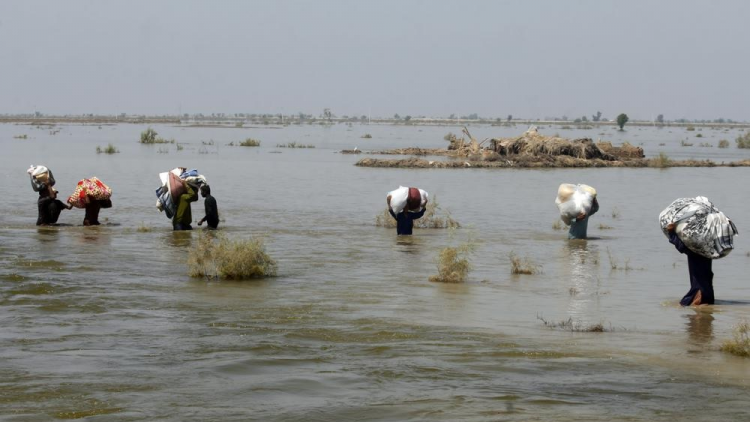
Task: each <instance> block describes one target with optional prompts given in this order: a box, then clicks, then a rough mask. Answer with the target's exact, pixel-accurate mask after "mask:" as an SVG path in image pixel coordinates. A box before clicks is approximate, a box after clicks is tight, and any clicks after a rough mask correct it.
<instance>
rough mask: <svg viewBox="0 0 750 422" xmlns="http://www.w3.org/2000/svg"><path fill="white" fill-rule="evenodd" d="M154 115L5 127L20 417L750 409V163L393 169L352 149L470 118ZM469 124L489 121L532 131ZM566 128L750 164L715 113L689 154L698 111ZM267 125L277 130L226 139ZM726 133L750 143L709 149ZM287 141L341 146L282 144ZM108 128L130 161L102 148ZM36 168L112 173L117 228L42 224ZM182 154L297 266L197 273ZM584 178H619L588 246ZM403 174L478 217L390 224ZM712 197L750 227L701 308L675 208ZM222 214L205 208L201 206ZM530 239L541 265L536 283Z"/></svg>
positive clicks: (7, 312) (6, 355)
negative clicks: (452, 248)
mask: <svg viewBox="0 0 750 422" xmlns="http://www.w3.org/2000/svg"><path fill="white" fill-rule="evenodd" d="M144 129H145V126H138V125H119V126H101V128H100V127H98V126H80V125H61V126H57V127H55V128H53V129H50V128H48V127H43V128H36V127H34V126H28V125H13V124H5V125H0V142H2V154H1V155H0V174H2V180H3V181H4V183H3V184H0V198H3V200H2V205H1V206H0V207H1V208H0V325H1V326H2V330H1V331H0V356H1V359H0V419H1V420H4V421H47V420H53V419H74V418H86V420H90V421H153V420H160V421H184V420H217V421H219V420H221V421H227V420H259V421H303V420H304V421H334V420H341V421H348V420H358V421H381V420H388V421H403V420H444V421H455V420H461V421H496V420H523V421H529V420H542V421H546V420H556V421H581V420H613V421H625V420H627V421H632V420H643V421H673V420H681V421H693V420H695V421H699V420H706V419H707V415H711V419H714V420H725V421H740V420H743V421H744V420H747V418H748V397H749V395H748V388H749V387H750V360H748V359H744V360H743V359H741V358H737V357H733V356H730V355H727V354H724V353H723V352H721V351H720V350H719V347H720V345H721V343H722V342H723V341H724V340H727V339H730V338H731V332H732V328H733V326H734V325H736V324H737V323H738V322H740V321H742V320H746V319H750V283H748V280H747V274H748V273H750V257H749V256H748V254H749V253H750V243H748V242H746V241H745V233H746V230H747V227H750V224H746V223H745V222H746V221H748V211H747V210H748V209H749V208H750V199H748V196H747V194H746V189H743V188H742V187H741V186H744V185H743V184H742V183H743V182H742V181H743V180H748V179H750V168H685V169H678V168H673V169H666V170H658V169H616V168H612V169H559V170H510V169H496V170H479V169H459V170H450V169H443V170H437V169H427V170H406V169H373V168H358V167H355V166H354V163H355V162H356V161H357V160H358V159H359V158H360V157H361V156H360V157H357V156H352V155H342V154H337V153H336V151H338V150H340V149H344V148H354V147H355V146H356V147H359V148H360V149H364V150H367V149H380V148H395V147H407V146H423V147H440V146H443V145H445V141H443V139H442V138H443V136H444V135H445V134H446V133H447V132H449V131H452V132H454V133H459V132H460V128H457V127H420V126H413V127H402V126H398V127H397V126H376V125H372V126H360V125H354V126H352V127H348V126H346V125H343V124H341V125H337V126H334V127H329V128H326V127H319V126H307V125H305V126H289V127H284V128H243V129H234V128H185V127H175V126H155V129H156V130H157V131H158V132H159V134H160V135H162V136H164V137H167V138H172V137H174V138H175V139H176V140H177V141H178V142H179V143H180V144H181V145H182V149H181V150H179V151H178V149H177V146H176V145H140V144H138V143H137V139H138V137H139V133H140V132H141V131H142V130H144ZM470 129H471V130H472V133H473V134H474V136H475V137H477V138H479V139H482V138H484V137H490V136H511V135H514V134H518V133H520V132H522V131H523V130H524V128H521V127H520V126H518V127H516V128H499V127H489V126H483V127H480V126H473V127H471V128H470ZM57 130H59V132H57V133H54V134H53V132H52V131H57ZM541 131H542V133H555V132H558V133H560V134H561V135H562V136H570V137H574V136H589V137H592V138H594V139H597V138H599V137H601V138H603V139H610V140H613V141H614V142H615V143H620V142H622V141H624V140H628V141H629V142H631V143H632V144H635V145H638V144H640V143H643V147H644V148H645V149H646V151H647V154H649V155H654V154H658V152H659V151H665V152H667V154H668V155H669V156H670V157H672V158H699V159H702V158H711V159H714V160H717V161H722V160H727V161H729V160H735V159H740V158H748V157H749V156H750V151H742V150H738V149H736V148H735V147H734V138H735V137H736V136H737V135H738V134H739V133H740V132H739V131H738V130H736V129H733V130H729V131H728V132H724V130H723V129H720V130H709V129H703V130H702V131H700V132H701V133H703V134H704V137H703V138H702V139H700V138H699V139H695V141H696V142H695V146H693V147H681V146H680V141H681V140H684V139H686V138H689V139H694V138H695V134H696V132H687V131H686V130H685V129H684V128H663V129H658V128H636V127H632V128H629V129H628V130H626V131H625V132H623V133H619V132H617V131H615V130H612V129H609V128H607V129H604V130H598V129H595V130H593V131H591V130H589V131H575V130H569V131H568V130H561V129H558V128H555V127H552V128H547V127H543V128H542V129H541ZM598 132H603V133H605V135H599V134H598ZM365 133H370V134H372V136H373V138H372V139H362V138H360V137H361V136H362V135H363V134H365ZM22 134H27V135H28V139H14V138H13V137H14V136H17V135H22ZM247 137H253V138H257V139H260V140H261V141H262V145H261V147H259V148H244V147H230V146H227V145H226V144H227V143H229V142H231V141H234V142H235V143H236V142H239V141H241V140H243V139H245V138H247ZM719 139H728V140H729V141H730V143H731V144H732V145H731V147H730V148H728V149H719V148H716V147H711V148H709V147H699V146H698V143H699V142H711V143H712V144H716V143H717V142H718V140H719ZM211 141H213V145H204V144H203V143H204V142H205V143H206V144H210V143H211ZM286 142H298V143H301V144H313V145H315V146H316V148H315V149H284V148H276V147H275V146H276V144H279V143H286ZM108 143H112V144H114V145H115V146H116V147H117V148H118V149H119V150H120V151H121V153H119V154H115V155H105V154H99V155H97V154H96V152H95V149H96V146H97V145H99V146H102V147H104V146H106V145H107V144H108ZM660 143H664V144H665V145H663V146H659V145H658V144H660ZM160 150H161V152H160ZM277 152H279V153H277ZM32 163H33V164H44V165H47V166H48V167H50V168H51V169H52V170H53V172H54V174H55V177H56V179H57V186H56V187H57V188H58V189H59V190H60V192H61V196H67V195H68V194H70V193H71V192H72V190H73V188H74V186H75V183H76V182H77V181H78V180H79V179H81V178H84V177H90V176H98V177H99V178H100V179H102V180H103V181H105V182H106V183H108V184H109V185H110V186H111V187H112V188H113V190H114V195H113V202H114V208H112V209H108V210H102V213H101V216H100V219H101V220H102V221H103V220H104V219H105V218H106V219H107V221H106V224H105V225H104V226H101V227H96V228H84V227H81V226H80V224H81V222H82V220H83V212H82V211H81V210H73V211H64V212H63V214H62V216H61V218H60V223H62V224H64V225H63V226H59V227H51V228H37V227H36V226H34V222H35V219H36V193H34V192H33V191H32V190H31V188H30V187H29V181H28V176H27V175H26V173H25V170H26V168H27V167H28V166H29V165H30V164H32ZM175 166H186V167H189V168H198V169H199V170H200V171H201V173H203V174H205V175H206V177H207V178H208V180H209V182H210V184H211V186H212V190H213V193H214V196H215V197H216V198H217V201H218V205H219V210H220V212H221V214H222V218H223V219H224V220H225V221H224V223H223V224H222V226H221V230H222V231H223V232H224V233H225V234H227V235H229V236H232V237H240V238H241V237H247V236H265V238H266V242H267V247H268V251H269V253H270V254H271V255H272V256H273V257H274V258H276V259H277V261H278V264H279V274H278V277H274V278H268V279H264V280H254V281H246V282H206V281H205V280H203V279H191V278H190V277H188V276H187V268H186V265H185V260H186V257H187V254H188V250H189V249H190V247H191V244H193V243H194V242H195V241H196V239H197V236H198V235H199V233H198V232H197V231H194V232H192V233H173V232H172V231H171V224H170V221H169V220H167V219H166V218H165V217H164V215H163V214H160V213H159V212H158V211H157V210H156V209H155V208H154V203H155V196H154V190H155V189H156V187H157V184H158V176H157V173H159V172H162V171H166V170H168V169H171V168H173V167H175ZM563 182H573V183H587V184H590V185H593V186H594V187H596V188H597V190H598V192H599V201H600V204H601V210H600V211H599V213H598V214H597V215H595V216H593V217H592V218H591V220H590V224H589V235H590V236H592V238H591V239H590V240H588V241H575V242H569V241H568V240H566V232H565V231H563V230H555V229H554V228H553V223H554V222H555V221H556V220H557V212H556V207H555V205H554V198H555V194H556V190H557V186H558V185H559V184H560V183H563ZM399 184H401V185H408V186H419V187H421V188H423V189H426V190H427V191H429V192H430V193H431V194H432V195H433V196H436V197H437V199H438V201H439V203H440V205H441V207H442V208H444V209H447V210H449V211H450V212H451V213H452V216H453V217H454V218H455V219H456V220H458V221H459V222H460V223H461V224H462V225H463V227H462V228H461V229H458V230H415V236H413V237H411V238H397V237H396V234H395V230H393V229H385V228H379V227H375V226H374V217H375V215H376V214H378V213H379V212H381V211H382V210H383V208H384V206H385V194H386V192H388V191H389V190H392V189H394V188H395V187H397V186H398V185H399ZM696 195H706V196H708V197H709V198H710V199H711V200H712V201H713V202H714V203H715V204H716V205H717V206H718V207H719V208H720V209H721V210H723V211H724V212H725V213H726V214H727V215H728V216H730V217H731V218H733V219H734V220H735V222H736V223H737V226H738V228H739V230H740V233H741V234H740V236H739V237H738V238H736V240H735V241H736V250H735V251H734V252H733V253H732V254H731V255H729V256H728V257H727V258H725V259H722V260H719V261H717V262H716V263H715V265H714V273H715V289H716V297H717V300H718V303H717V304H716V305H714V306H707V307H703V308H701V309H690V308H680V307H679V306H677V301H678V300H679V298H680V297H681V296H682V295H683V294H684V293H685V292H686V291H687V290H688V286H689V281H688V272H687V263H686V259H685V257H684V256H681V255H680V254H678V253H677V252H676V251H675V249H674V248H673V247H672V246H671V245H670V244H669V243H668V242H667V240H666V239H665V238H664V236H663V235H662V234H661V232H660V230H659V226H658V222H657V216H658V213H659V212H660V211H661V210H662V209H663V208H664V207H666V206H667V205H668V204H669V203H670V202H671V201H672V200H673V199H675V198H678V197H684V196H696ZM201 212H202V201H199V202H198V203H195V204H194V205H193V216H194V218H196V219H197V218H199V217H200V216H201V215H202V214H201ZM600 225H601V227H600ZM139 226H145V227H150V228H152V230H151V231H146V232H141V231H138V230H136V228H137V227H139ZM743 227H745V229H744V230H743ZM468 240H470V241H472V242H475V243H476V245H477V248H476V251H475V253H474V255H473V256H472V262H473V265H474V269H473V271H472V272H471V273H470V276H469V281H468V282H466V283H464V284H459V285H448V284H441V283H433V282H429V281H428V277H429V276H430V275H432V274H435V273H436V266H435V258H436V256H437V254H438V252H439V250H440V248H442V247H445V246H448V245H459V244H462V243H464V242H467V241H468ZM511 251H513V252H515V253H516V254H518V255H520V256H528V257H529V258H530V259H532V260H533V261H534V262H536V263H537V264H539V265H541V267H542V273H541V274H538V275H528V276H513V275H511V274H510V262H509V259H508V255H509V253H510V252H511ZM613 266H616V267H617V268H616V269H613V268H612V267H613ZM542 319H544V320H546V321H548V322H549V323H551V324H555V323H558V322H561V321H566V320H568V319H571V320H572V321H574V322H575V323H578V324H580V326H584V327H585V326H588V325H591V324H598V323H601V324H603V326H604V327H605V328H606V329H607V331H606V332H603V333H590V332H571V331H569V330H564V329H555V328H549V327H547V326H545V325H544V323H543V322H542Z"/></svg>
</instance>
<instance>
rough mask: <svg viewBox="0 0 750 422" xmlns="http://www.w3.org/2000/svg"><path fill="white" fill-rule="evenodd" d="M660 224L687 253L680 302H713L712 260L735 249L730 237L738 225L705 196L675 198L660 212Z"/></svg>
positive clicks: (683, 251) (678, 246)
mask: <svg viewBox="0 0 750 422" xmlns="http://www.w3.org/2000/svg"><path fill="white" fill-rule="evenodd" d="M659 224H660V226H661V229H662V232H663V233H664V235H665V236H667V239H669V243H671V244H673V245H674V247H675V249H677V251H678V252H680V253H682V254H685V255H687V259H688V271H689V273H690V290H688V292H687V294H685V296H683V297H682V299H681V300H680V305H682V306H697V305H712V304H713V303H714V301H715V298H714V273H713V271H712V269H711V266H712V264H713V262H712V261H713V260H714V259H720V258H723V257H725V256H727V255H729V253H730V252H731V251H732V249H734V244H733V241H732V239H733V237H734V236H736V235H737V234H738V232H737V227H735V225H734V223H733V222H732V221H731V220H730V219H729V218H727V216H725V215H724V213H723V212H721V211H719V210H718V209H717V208H716V207H715V206H714V205H713V204H712V203H711V201H709V200H708V198H706V197H705V196H698V197H695V198H679V199H677V200H675V201H674V202H672V203H671V204H670V205H669V206H668V207H667V208H665V209H664V211H662V212H661V214H659Z"/></svg>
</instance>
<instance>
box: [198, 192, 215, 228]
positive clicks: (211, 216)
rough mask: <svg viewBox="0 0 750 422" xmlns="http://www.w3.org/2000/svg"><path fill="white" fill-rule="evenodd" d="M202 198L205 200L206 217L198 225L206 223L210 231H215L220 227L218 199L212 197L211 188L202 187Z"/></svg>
mask: <svg viewBox="0 0 750 422" xmlns="http://www.w3.org/2000/svg"><path fill="white" fill-rule="evenodd" d="M201 196H202V197H204V198H205V201H203V205H204V207H205V208H206V216H205V217H203V218H201V219H200V221H198V225H199V226H200V225H201V224H203V222H204V221H205V222H206V223H208V224H207V225H208V228H209V229H214V230H215V229H216V228H217V227H219V208H217V206H216V198H214V197H213V196H211V186H208V185H203V186H201Z"/></svg>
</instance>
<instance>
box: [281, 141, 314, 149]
mask: <svg viewBox="0 0 750 422" xmlns="http://www.w3.org/2000/svg"><path fill="white" fill-rule="evenodd" d="M276 148H315V145H313V144H307V145H305V144H298V143H297V142H288V143H286V144H276Z"/></svg>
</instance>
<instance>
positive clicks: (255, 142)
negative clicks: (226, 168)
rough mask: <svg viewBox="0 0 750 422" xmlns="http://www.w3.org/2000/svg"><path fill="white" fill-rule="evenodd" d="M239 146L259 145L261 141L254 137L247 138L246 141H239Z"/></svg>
mask: <svg viewBox="0 0 750 422" xmlns="http://www.w3.org/2000/svg"><path fill="white" fill-rule="evenodd" d="M239 146H241V147H259V146H260V141H259V140H257V139H253V138H247V139H245V140H244V141H242V142H240V143H239Z"/></svg>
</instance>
